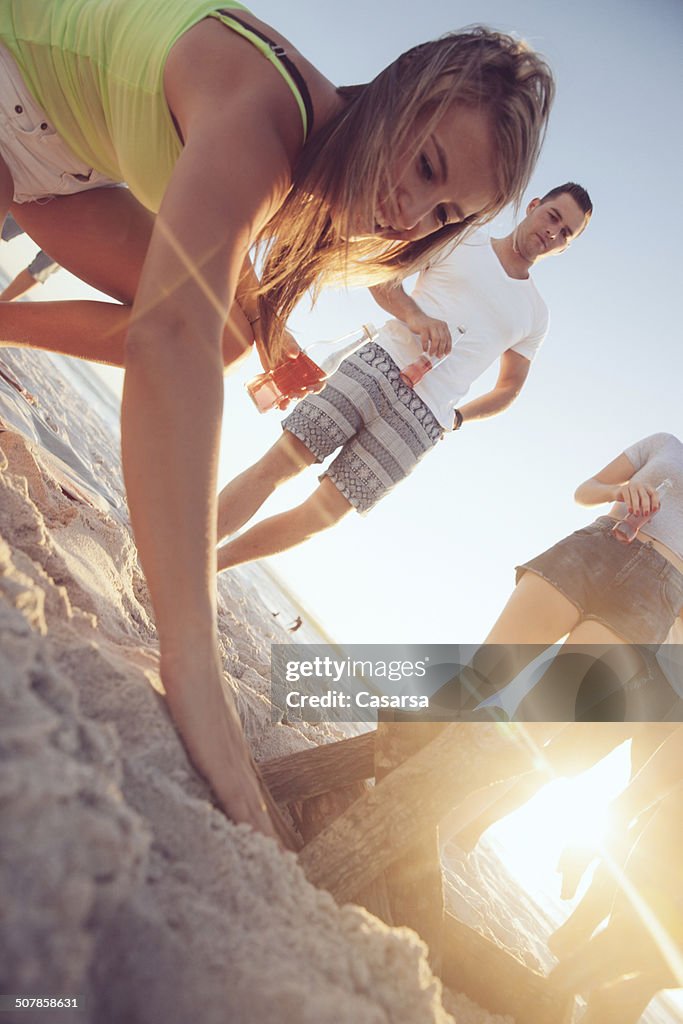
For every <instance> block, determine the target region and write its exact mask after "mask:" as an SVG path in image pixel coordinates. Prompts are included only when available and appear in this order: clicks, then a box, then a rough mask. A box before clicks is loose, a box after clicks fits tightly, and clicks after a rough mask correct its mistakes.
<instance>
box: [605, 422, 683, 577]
mask: <svg viewBox="0 0 683 1024" xmlns="http://www.w3.org/2000/svg"><path fill="white" fill-rule="evenodd" d="M624 455H625V456H626V458H627V459H628V460H629V462H631V463H633V467H634V469H635V473H634V474H633V478H632V479H634V480H637V481H642V482H643V483H645V484H649V485H650V486H651V487H657V486H659V484H661V482H662V480H666V479H667V478H668V479H669V480H671V483H672V484H673V489H672V490H670V491H669V492H668V494H665V495H664V496H663V498H662V504H661V506H660V508H659V512H657V514H656V515H654V516H653V517H652V519H650V521H649V522H647V523H644V524H643V526H642V527H641V528H640V533H641V535H642V534H647V536H648V537H652V538H653V539H654V540H658V541H660V542H661V543H662V544H665V545H666V546H667V547H668V548H670V549H671V550H672V551H673V553H674V554H675V555H678V557H679V558H683V444H682V443H681V442H680V441H679V440H678V438H677V437H675V436H674V435H673V434H650V436H649V437H644V438H643V440H642V441H637V442H636V443H635V444H633V445H631V447H630V448H627V449H626V450H625V452H624ZM611 511H612V512H613V514H614V515H617V516H618V517H619V519H623V518H624V516H625V515H626V514H627V512H628V509H627V508H626V505H624V504H623V502H617V503H616V505H614V506H613V507H612V510H611Z"/></svg>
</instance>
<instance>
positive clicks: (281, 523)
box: [218, 477, 353, 572]
mask: <svg viewBox="0 0 683 1024" xmlns="http://www.w3.org/2000/svg"><path fill="white" fill-rule="evenodd" d="M352 508H353V506H352V505H351V503H350V502H349V501H347V499H346V498H345V497H344V495H343V494H342V493H341V492H340V491H338V490H337V488H336V487H335V485H334V484H333V483H332V481H331V480H330V478H329V477H325V478H324V480H323V481H322V483H321V484H320V486H319V487H318V489H317V490H316V491H315V492H314V493H313V494H312V495H311V497H310V498H308V499H307V500H306V501H305V502H303V504H302V505H298V506H297V507H296V508H292V509H289V510H288V511H287V512H281V513H280V514H279V515H276V516H271V518H270V519H264V520H263V522H261V523H257V524H256V525H255V526H252V527H251V529H249V530H247V531H246V532H245V533H243V534H241V535H240V536H239V537H235V539H234V540H231V541H229V542H228V543H227V544H224V545H223V547H220V548H219V549H218V570H219V572H220V571H221V570H222V569H231V568H232V567H233V566H235V565H242V563H244V562H253V561H254V560H255V559H257V558H267V557H268V555H276V554H279V553H280V552H281V551H289V549H290V548H293V547H296V545H297V544H302V543H303V542H304V541H306V540H309V539H310V538H311V537H313V536H315V534H316V533H320V532H321V531H322V530H327V529H329V527H330V526H334V525H335V524H336V523H338V522H339V521H340V519H343V517H344V516H345V515H346V514H347V513H348V512H350V511H351V509H352Z"/></svg>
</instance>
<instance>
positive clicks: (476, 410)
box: [458, 348, 531, 422]
mask: <svg viewBox="0 0 683 1024" xmlns="http://www.w3.org/2000/svg"><path fill="white" fill-rule="evenodd" d="M530 368H531V361H530V360H529V359H527V358H526V356H520V355H519V353H518V352H513V350H512V349H511V348H509V349H508V350H507V352H503V354H502V356H501V357H500V369H499V371H498V380H497V381H496V386H495V387H494V388H493V390H492V391H487V392H486V394H484V395H480V396H479V397H478V398H474V399H472V401H471V402H468V403H467V405H462V406H460V409H459V410H458V412H459V413H460V415H461V416H462V420H463V422H464V421H465V420H483V419H486V417H488V416H495V415H496V414H497V413H499V412H502V411H503V409H507V408H508V406H510V405H512V403H513V402H514V400H515V398H517V395H518V394H519V393H520V391H521V390H522V388H523V386H524V382H525V381H526V379H527V377H528V375H529V369H530Z"/></svg>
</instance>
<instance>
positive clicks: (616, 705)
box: [515, 620, 642, 722]
mask: <svg viewBox="0 0 683 1024" xmlns="http://www.w3.org/2000/svg"><path fill="white" fill-rule="evenodd" d="M641 669H642V660H641V658H640V655H639V654H638V653H637V651H635V650H634V649H633V648H632V647H631V646H630V645H629V644H626V643H625V642H624V640H622V638H621V637H619V636H618V635H617V634H616V633H614V632H613V631H612V630H611V629H608V627H607V626H604V625H603V624H602V623H600V622H595V621H593V620H585V621H583V622H581V623H579V624H578V625H577V626H575V628H574V629H572V630H571V632H570V633H569V635H568V637H567V639H566V641H565V643H564V644H563V646H562V649H561V651H560V652H559V653H558V655H557V657H556V658H555V659H554V661H553V662H552V664H551V665H550V667H549V668H548V670H547V672H546V673H545V675H544V676H543V677H542V678H541V679H540V680H539V681H538V683H537V684H536V685H535V686H534V688H533V690H531V691H530V692H529V693H528V694H527V696H526V697H525V698H524V700H523V701H522V702H521V703H520V705H519V706H518V708H517V710H516V712H515V717H516V718H518V719H519V720H520V721H562V722H568V721H569V722H571V721H574V720H576V719H579V720H582V721H589V720H591V721H600V722H604V721H612V722H620V721H623V719H624V716H625V712H626V699H625V692H626V691H625V685H626V684H627V683H628V682H629V681H630V680H631V679H632V678H633V677H634V675H635V673H636V672H638V671H640V670H641Z"/></svg>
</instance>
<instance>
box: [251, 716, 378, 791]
mask: <svg viewBox="0 0 683 1024" xmlns="http://www.w3.org/2000/svg"><path fill="white" fill-rule="evenodd" d="M374 753H375V731H374V730H372V731H371V732H366V733H362V735H360V736H352V737H351V738H350V739H348V740H339V741H338V742H337V743H324V744H323V745H322V746H319V747H310V748H309V749H308V750H298V751H297V752H296V753H295V754H287V755H286V756H285V757H276V758H273V760H271V761H263V762H262V763H261V764H260V765H259V769H260V772H261V777H262V778H263V780H264V782H265V783H266V785H267V786H268V789H269V790H270V793H271V795H272V797H273V799H274V800H276V801H277V803H280V804H288V803H291V802H292V801H294V800H306V799H308V798H309V797H312V796H317V795H318V794H319V793H327V792H329V791H330V790H334V789H339V787H340V786H346V785H350V784H352V783H354V782H359V781H361V780H362V779H371V778H372V776H373V775H374V774H375V765H374Z"/></svg>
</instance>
